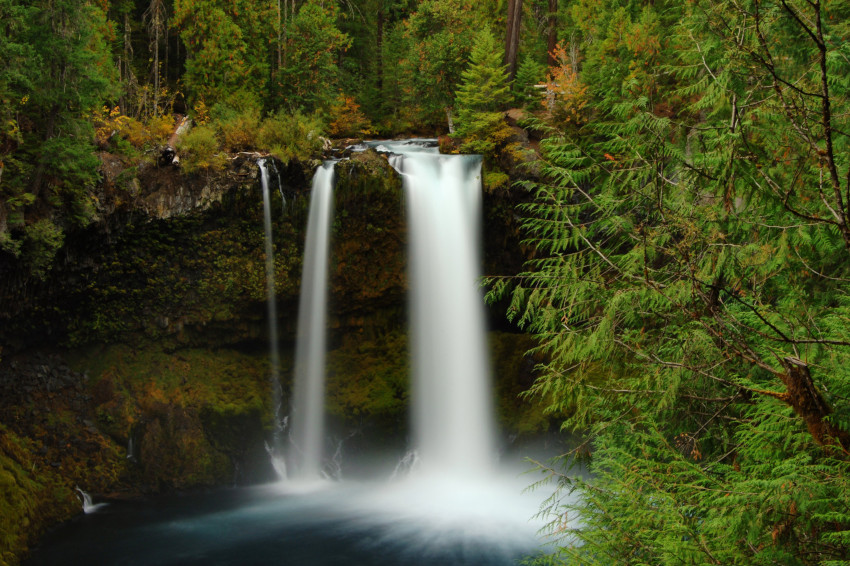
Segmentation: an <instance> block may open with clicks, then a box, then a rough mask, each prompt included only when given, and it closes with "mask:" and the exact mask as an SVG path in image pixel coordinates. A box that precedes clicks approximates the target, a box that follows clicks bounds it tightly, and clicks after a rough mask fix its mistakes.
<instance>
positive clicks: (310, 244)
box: [288, 162, 334, 480]
mask: <svg viewBox="0 0 850 566" xmlns="http://www.w3.org/2000/svg"><path fill="white" fill-rule="evenodd" d="M333 177H334V164H333V163H332V162H328V163H325V164H324V165H322V166H321V167H319V169H318V170H317V171H316V174H315V176H314V177H313V190H312V195H311V197H310V215H309V218H308V220H307V239H306V242H305V244H304V266H303V270H302V274H301V298H300V302H299V305H298V334H297V343H296V350H295V392H294V404H293V406H292V449H291V451H290V454H291V456H290V458H288V461H289V462H290V463H292V464H294V465H295V466H296V469H295V470H294V472H295V475H296V476H297V477H298V478H300V479H308V480H309V479H315V478H318V477H319V475H320V473H321V471H322V447H323V445H324V430H325V426H324V402H325V354H326V342H327V328H326V327H327V322H326V321H327V304H328V297H327V279H328V249H329V240H330V223H331V214H332V208H331V204H332V202H333Z"/></svg>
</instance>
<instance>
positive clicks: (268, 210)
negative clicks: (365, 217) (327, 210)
mask: <svg viewBox="0 0 850 566" xmlns="http://www.w3.org/2000/svg"><path fill="white" fill-rule="evenodd" d="M257 165H258V167H259V168H260V184H261V186H262V189H263V223H264V225H265V233H266V238H265V242H266V306H267V309H268V312H267V315H268V319H269V365H270V368H269V369H270V372H269V375H270V380H271V390H272V407H273V409H274V437H273V439H272V446H271V447H269V455H270V456H271V458H272V463H273V465H274V469H275V472H276V473H277V475H278V479H285V478H286V464H285V462H284V460H283V438H282V436H283V423H284V416H283V415H282V414H281V413H282V411H281V395H282V390H281V386H280V346H279V342H278V330H277V299H276V296H275V272H274V271H275V270H274V245H273V243H272V242H273V240H272V206H271V196H270V194H269V171H268V168H267V167H266V160H265V159H260V160H259V161H258V162H257Z"/></svg>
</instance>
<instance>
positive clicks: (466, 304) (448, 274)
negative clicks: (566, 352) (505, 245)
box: [379, 141, 494, 477]
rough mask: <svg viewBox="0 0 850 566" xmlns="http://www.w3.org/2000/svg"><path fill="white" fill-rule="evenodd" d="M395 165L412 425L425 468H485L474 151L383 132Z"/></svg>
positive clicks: (488, 435) (488, 444)
mask: <svg viewBox="0 0 850 566" xmlns="http://www.w3.org/2000/svg"><path fill="white" fill-rule="evenodd" d="M379 149H386V150H388V151H391V152H392V153H394V154H396V155H394V156H393V157H392V158H391V159H390V163H391V164H392V165H393V166H394V167H395V168H396V169H397V170H398V171H399V172H400V173H401V174H402V176H403V183H404V189H405V196H406V198H407V214H408V222H409V233H410V236H409V238H410V243H409V246H410V305H411V321H410V328H411V356H412V367H413V395H412V397H413V408H412V412H413V434H414V438H415V441H416V446H417V450H418V459H419V465H420V466H421V469H422V471H423V472H424V473H426V474H451V475H472V476H476V477H480V476H481V475H483V474H487V473H489V472H490V471H491V468H492V460H493V456H494V441H493V438H492V437H493V432H492V431H493V422H492V421H493V418H492V414H491V413H492V408H491V405H492V400H491V385H490V372H489V367H488V363H487V354H486V344H485V324H484V319H485V317H484V301H483V297H482V293H481V291H480V288H479V282H478V279H479V276H480V263H481V262H480V257H479V249H480V243H481V242H480V219H481V209H482V202H481V198H482V196H481V158H480V156H473V155H440V154H439V153H438V150H437V148H436V147H433V144H427V143H422V142H416V141H414V142H402V143H398V142H383V143H382V146H380V147H379Z"/></svg>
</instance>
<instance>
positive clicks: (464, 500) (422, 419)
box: [27, 142, 543, 566]
mask: <svg viewBox="0 0 850 566" xmlns="http://www.w3.org/2000/svg"><path fill="white" fill-rule="evenodd" d="M374 145H375V146H377V147H376V149H378V150H379V151H383V152H384V153H385V155H387V156H388V158H389V160H390V162H391V164H392V165H393V166H394V167H396V169H397V170H398V171H399V172H400V173H401V174H402V176H403V182H404V198H405V200H406V204H407V214H406V216H407V221H408V225H409V229H408V234H409V243H410V250H409V256H410V261H409V270H410V278H409V279H410V323H411V328H410V335H411V340H410V344H411V345H410V349H411V351H410V355H411V358H412V361H411V366H412V369H413V372H412V373H413V381H414V382H413V384H412V388H411V398H412V405H413V406H412V407H411V412H412V413H413V419H412V426H413V431H412V435H411V437H412V441H413V446H411V447H410V448H411V450H410V452H408V455H409V459H406V460H407V461H409V462H418V467H417V466H413V468H414V470H413V471H412V472H410V473H408V474H398V475H397V476H396V477H395V478H393V479H392V480H391V479H390V474H391V472H392V466H390V467H389V469H387V470H386V474H385V475H381V473H380V471H378V470H377V468H375V471H376V472H377V473H374V474H372V476H371V477H373V478H374V479H375V481H372V482H363V481H356V482H352V481H333V482H331V481H319V482H317V481H313V480H316V479H318V478H319V477H320V476H321V474H322V471H323V466H324V464H323V454H322V448H323V446H324V443H325V439H324V436H325V432H324V429H325V425H324V414H323V413H324V388H325V371H326V369H325V357H326V333H327V326H328V324H327V321H326V309H327V303H328V297H327V294H328V292H327V277H328V269H329V266H328V248H329V245H333V243H332V242H329V238H330V222H331V217H332V210H331V209H332V204H331V202H332V199H333V194H332V193H333V180H334V165H333V164H332V163H326V164H325V165H323V166H322V167H320V168H319V169H318V171H317V172H316V175H315V178H314V181H313V190H312V196H311V200H310V211H309V218H308V230H307V231H308V236H307V239H306V245H305V257H304V268H303V275H302V286H301V298H300V300H301V302H300V310H299V313H298V335H297V344H296V352H295V358H296V360H295V367H296V371H295V373H296V379H295V381H296V383H295V386H294V389H295V392H294V399H293V400H287V403H286V404H284V406H286V405H287V404H290V403H291V413H290V418H289V419H288V421H287V420H286V419H284V418H283V413H284V412H285V411H284V409H283V408H280V398H281V395H280V385H279V383H278V373H279V367H278V366H279V354H278V350H277V349H278V344H277V340H278V336H277V313H276V305H275V283H274V274H275V268H274V257H273V250H274V246H273V245H272V242H273V239H272V232H271V227H272V223H271V202H270V194H269V187H268V184H269V175H268V171H267V168H266V167H267V164H265V163H260V171H261V180H262V188H263V203H264V211H265V215H264V216H265V227H266V240H265V247H266V260H267V263H266V273H267V275H268V278H269V282H268V288H267V291H268V299H269V306H268V308H269V311H268V316H269V337H270V341H271V355H270V364H271V374H272V380H273V389H274V395H275V397H274V403H275V421H276V423H277V424H279V425H281V428H280V430H279V431H278V434H277V435H276V438H275V443H274V444H275V445H274V447H270V452H271V453H272V455H273V457H274V459H273V461H274V462H275V463H276V464H277V467H278V473H279V475H281V476H282V477H288V478H290V480H295V481H281V482H277V483H272V484H266V485H261V486H254V487H249V488H241V489H236V490H225V491H216V492H213V493H210V494H200V493H199V494H193V495H192V494H190V495H187V496H181V497H180V498H176V499H172V500H167V501H166V502H165V503H163V502H159V503H156V504H144V503H141V504H139V505H141V509H142V511H143V512H139V507H133V506H131V505H129V504H126V503H121V504H118V503H115V504H113V505H111V506H110V511H111V513H110V514H106V513H103V514H100V513H94V514H91V515H86V516H85V517H84V520H83V521H76V522H75V527H74V528H73V529H71V530H68V531H66V532H67V533H68V535H67V539H66V542H62V543H61V544H56V545H55V546H54V547H53V548H52V549H48V550H49V552H42V553H41V556H40V557H38V552H36V556H37V558H36V560H35V561H34V562H31V563H30V564H28V565H27V566H53V565H55V564H69V563H74V564H119V563H120V564H127V565H130V566H143V565H147V564H165V565H169V564H171V565H174V564H181V565H184V564H189V565H192V564H197V565H200V564H209V563H210V562H211V561H213V562H215V563H217V564H222V565H228V566H237V565H238V566H243V565H245V564H273V563H279V562H281V561H285V562H286V563H293V564H294V563H297V564H311V565H318V566H322V565H325V566H332V565H338V564H369V565H371V566H395V565H397V564H411V565H417V566H437V565H439V566H472V565H474V566H513V565H515V564H516V563H517V561H518V560H520V559H521V558H522V557H523V556H528V555H533V554H535V553H537V552H538V551H539V541H538V539H537V537H536V532H537V530H538V529H540V528H541V527H542V526H543V525H542V523H541V522H540V520H538V519H535V518H534V516H535V514H536V513H537V512H538V510H539V509H538V503H539V499H538V498H539V494H535V495H531V496H529V495H528V494H523V489H524V488H525V487H526V486H527V485H528V483H530V482H531V481H533V480H531V479H529V478H528V476H524V477H518V474H517V472H519V471H520V467H519V466H515V465H514V466H511V465H510V464H509V463H508V462H507V460H508V459H509V458H508V457H507V456H505V457H504V458H503V459H502V461H500V462H499V465H498V467H496V466H494V465H493V459H494V455H495V449H494V441H493V438H492V436H493V433H492V416H491V409H490V405H491V393H490V387H489V383H488V381H489V378H488V368H487V364H486V362H485V360H486V355H485V347H484V324H483V313H482V311H483V301H482V297H481V294H480V291H479V289H478V285H477V277H478V264H479V257H478V249H479V247H480V246H479V244H480V241H479V225H478V219H479V217H480V214H481V210H480V207H481V201H480V199H481V186H480V180H479V176H480V167H481V162H480V159H479V158H477V157H474V156H444V155H440V154H438V153H437V151H436V148H435V147H434V144H433V143H424V142H406V143H405V142H392V143H390V142H383V145H384V147H380V146H378V144H374ZM269 166H270V164H269ZM398 355H401V356H406V355H407V354H406V353H405V352H398ZM287 423H288V424H289V425H291V426H289V427H288V431H287V430H284V427H283V425H284V424H287ZM329 428H330V427H329ZM283 432H289V433H290V435H289V436H288V437H287V438H284V437H283V434H282V433H283ZM284 448H286V450H285V452H286V458H285V461H286V464H287V467H288V474H287V473H286V470H285V469H284V466H283V462H284V458H283V457H282V455H281V454H282V452H283V449H284ZM394 450H395V449H394ZM398 451H399V456H400V455H401V454H400V452H401V451H400V450H398ZM402 467H403V466H399V468H402ZM401 475H404V478H403V479H402V478H400V477H398V476H401ZM81 495H82V496H83V499H85V494H82V493H81ZM86 504H87V503H86ZM153 510H155V512H153ZM80 523H82V529H80V528H79V527H80ZM81 533H82V535H81ZM104 533H106V536H105V535H104Z"/></svg>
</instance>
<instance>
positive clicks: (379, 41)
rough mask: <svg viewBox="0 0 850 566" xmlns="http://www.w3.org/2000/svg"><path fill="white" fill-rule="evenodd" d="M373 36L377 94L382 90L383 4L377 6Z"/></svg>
mask: <svg viewBox="0 0 850 566" xmlns="http://www.w3.org/2000/svg"><path fill="white" fill-rule="evenodd" d="M377 28H378V29H377V30H376V37H375V56H376V61H375V65H376V67H377V69H376V71H375V74H376V75H377V82H376V84H377V87H378V96H381V94H382V93H383V91H384V6H383V5H381V6H379V7H378V24H377Z"/></svg>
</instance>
